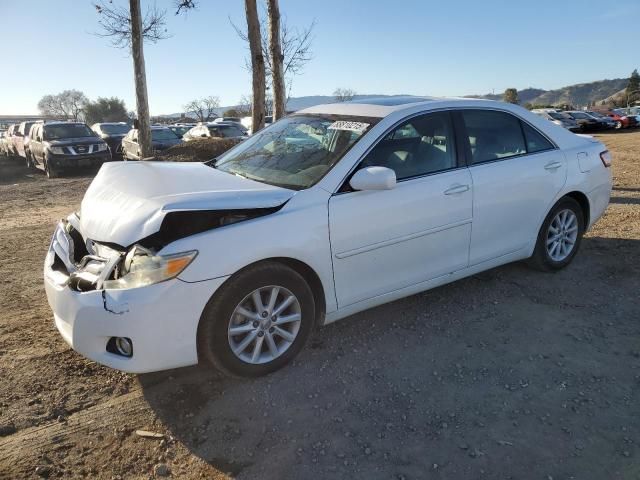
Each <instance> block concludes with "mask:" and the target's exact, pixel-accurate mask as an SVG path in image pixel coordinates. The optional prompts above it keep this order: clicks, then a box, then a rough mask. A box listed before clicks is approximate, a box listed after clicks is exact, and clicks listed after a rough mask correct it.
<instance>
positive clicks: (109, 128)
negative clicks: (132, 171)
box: [91, 122, 131, 160]
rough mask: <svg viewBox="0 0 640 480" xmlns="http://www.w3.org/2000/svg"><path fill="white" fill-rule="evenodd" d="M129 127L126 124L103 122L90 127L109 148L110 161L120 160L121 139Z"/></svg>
mask: <svg viewBox="0 0 640 480" xmlns="http://www.w3.org/2000/svg"><path fill="white" fill-rule="evenodd" d="M130 129H131V126H130V125H129V124H128V123H126V122H103V123H94V124H93V125H91V130H93V131H94V132H95V133H96V134H97V135H98V136H99V137H100V138H102V139H103V140H104V141H105V142H106V143H107V145H108V146H109V153H110V154H111V159H112V160H122V139H123V138H124V136H125V135H126V134H127V133H128V132H129V130H130Z"/></svg>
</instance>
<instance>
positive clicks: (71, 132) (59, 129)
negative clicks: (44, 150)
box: [44, 123, 96, 140]
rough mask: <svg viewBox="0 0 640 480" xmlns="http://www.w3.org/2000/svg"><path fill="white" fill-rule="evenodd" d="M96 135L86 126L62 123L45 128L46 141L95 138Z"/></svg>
mask: <svg viewBox="0 0 640 480" xmlns="http://www.w3.org/2000/svg"><path fill="white" fill-rule="evenodd" d="M95 136H96V134H95V133H94V132H93V130H91V129H90V128H89V127H87V126H86V125H84V124H78V123H68V124H65V123H61V124H56V125H45V126H44V139H45V140H59V139H61V138H81V137H95Z"/></svg>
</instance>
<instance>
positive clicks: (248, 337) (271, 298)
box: [227, 285, 302, 364]
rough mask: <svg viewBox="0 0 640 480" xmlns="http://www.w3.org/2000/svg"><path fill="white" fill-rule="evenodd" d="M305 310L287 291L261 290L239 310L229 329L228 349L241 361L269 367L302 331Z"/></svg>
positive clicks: (276, 289)
mask: <svg viewBox="0 0 640 480" xmlns="http://www.w3.org/2000/svg"><path fill="white" fill-rule="evenodd" d="M301 320H302V309H301V306H300V302H299V301H298V299H297V298H296V296H295V295H294V294H293V293H291V291H289V290H287V289H286V288H284V287H280V286H275V285H270V286H266V287H261V288H258V289H256V290H254V291H253V292H251V293H250V294H249V295H247V296H246V297H244V299H242V301H241V302H240V303H239V304H238V305H237V306H236V308H235V309H234V311H233V313H232V314H231V318H230V320H229V327H228V332H227V335H228V340H229V346H230V347H231V351H232V352H233V354H234V355H235V356H236V357H238V358H239V359H240V360H242V361H243V362H246V363H250V364H261V363H268V362H271V361H273V360H275V359H276V358H278V357H279V356H281V355H282V354H283V353H284V352H286V351H287V350H288V349H289V347H291V345H292V344H293V342H294V341H295V339H296V337H297V335H298V332H299V330H300V324H301Z"/></svg>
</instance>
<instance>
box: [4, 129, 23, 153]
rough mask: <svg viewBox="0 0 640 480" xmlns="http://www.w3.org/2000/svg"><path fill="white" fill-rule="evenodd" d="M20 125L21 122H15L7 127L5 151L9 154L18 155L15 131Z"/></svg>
mask: <svg viewBox="0 0 640 480" xmlns="http://www.w3.org/2000/svg"><path fill="white" fill-rule="evenodd" d="M19 126H20V125H19V124H17V123H14V124H12V125H9V128H7V132H6V134H5V152H6V154H7V155H10V156H12V155H16V148H15V142H14V140H13V139H14V137H15V132H16V131H17V130H18V127H19Z"/></svg>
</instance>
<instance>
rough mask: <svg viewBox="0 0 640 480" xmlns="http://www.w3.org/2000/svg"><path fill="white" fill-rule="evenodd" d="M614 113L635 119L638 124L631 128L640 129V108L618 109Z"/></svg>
mask: <svg viewBox="0 0 640 480" xmlns="http://www.w3.org/2000/svg"><path fill="white" fill-rule="evenodd" d="M613 111H614V112H615V113H617V114H618V115H622V116H627V117H631V118H635V120H636V124H635V125H631V126H632V127H634V126H635V127H640V107H629V108H616V109H615V110H613Z"/></svg>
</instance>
